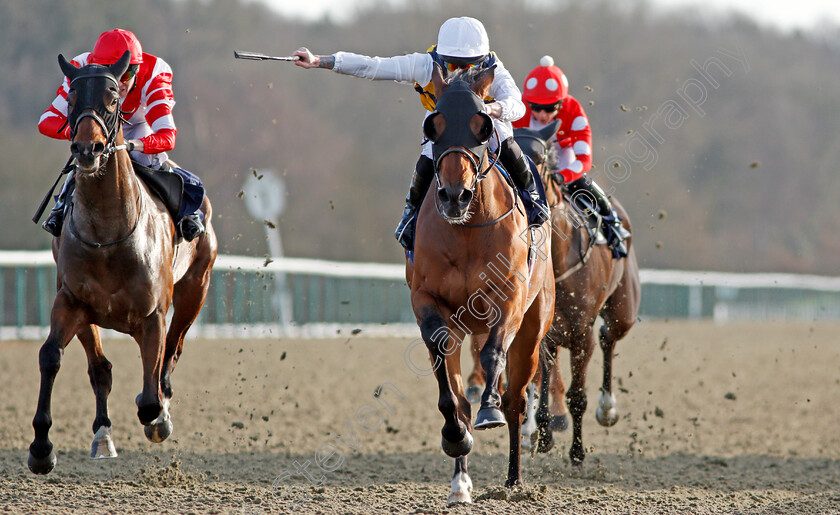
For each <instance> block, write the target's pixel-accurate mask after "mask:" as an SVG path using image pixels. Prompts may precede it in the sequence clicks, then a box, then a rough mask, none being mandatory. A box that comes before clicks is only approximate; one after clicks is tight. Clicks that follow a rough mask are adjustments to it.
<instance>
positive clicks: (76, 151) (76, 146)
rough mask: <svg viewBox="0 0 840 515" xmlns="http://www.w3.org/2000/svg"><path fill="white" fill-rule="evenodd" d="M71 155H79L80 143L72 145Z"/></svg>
mask: <svg viewBox="0 0 840 515" xmlns="http://www.w3.org/2000/svg"><path fill="white" fill-rule="evenodd" d="M70 153H71V154H76V155H78V154H79V153H80V151H79V144H78V143H71V144H70Z"/></svg>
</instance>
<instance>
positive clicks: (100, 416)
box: [76, 325, 117, 459]
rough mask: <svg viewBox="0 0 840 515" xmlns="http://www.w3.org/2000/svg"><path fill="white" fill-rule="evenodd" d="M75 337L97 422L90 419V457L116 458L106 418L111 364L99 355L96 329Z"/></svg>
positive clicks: (88, 329) (102, 354)
mask: <svg viewBox="0 0 840 515" xmlns="http://www.w3.org/2000/svg"><path fill="white" fill-rule="evenodd" d="M76 336H77V337H78V338H79V341H80V342H82V347H84V349H85V354H86V355H87V361H88V376H90V385H91V386H92V387H93V394H94V395H95V396H96V418H94V419H93V435H94V436H93V443H92V444H91V446H90V457H91V458H93V459H99V458H116V457H117V450H116V449H115V448H114V441H113V440H112V439H111V419H110V418H108V395H109V394H110V393H111V380H112V375H111V362H110V361H108V359H107V358H105V354H104V353H103V352H102V341H101V340H100V338H99V328H98V327H97V326H95V325H86V326H84V327H82V328H81V329H80V330H79V332H78V333H76Z"/></svg>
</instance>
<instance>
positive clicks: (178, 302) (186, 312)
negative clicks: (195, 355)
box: [160, 262, 211, 399]
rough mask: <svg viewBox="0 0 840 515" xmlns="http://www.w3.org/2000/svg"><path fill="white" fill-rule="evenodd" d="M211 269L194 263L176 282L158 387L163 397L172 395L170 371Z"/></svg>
mask: <svg viewBox="0 0 840 515" xmlns="http://www.w3.org/2000/svg"><path fill="white" fill-rule="evenodd" d="M210 269H211V267H210V266H208V265H207V263H199V262H196V263H193V265H192V266H191V267H190V269H189V270H188V271H187V274H186V275H185V276H184V277H183V278H182V279H181V280H180V281H178V283H177V284H176V285H175V289H174V292H173V296H172V307H173V312H172V320H171V321H170V323H169V331H168V332H167V333H166V350H165V352H164V355H163V370H162V371H161V376H160V387H161V392H162V393H163V396H164V398H166V399H171V398H172V372H173V371H174V370H175V365H176V364H178V359H179V358H180V357H181V351H182V350H183V348H184V336H186V334H187V331H188V330H189V329H190V327H192V324H193V322H195V319H196V318H197V317H198V313H199V312H200V311H201V307H202V306H203V305H204V300H205V299H206V298H207V290H208V288H209V287H210Z"/></svg>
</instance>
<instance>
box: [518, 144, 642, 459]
mask: <svg viewBox="0 0 840 515" xmlns="http://www.w3.org/2000/svg"><path fill="white" fill-rule="evenodd" d="M552 129H553V128H552ZM551 134H553V130H549V131H548V136H550V135H551ZM523 137H530V138H535V137H536V138H537V139H539V140H540V141H541V142H542V147H541V148H543V149H548V148H549V145H550V144H549V143H547V141H546V140H547V139H548V137H547V135H546V134H540V133H535V131H531V132H530V133H529V132H528V130H527V129H525V130H521V129H518V130H517V139H520V138H523ZM522 146H523V148H527V146H526V145H524V144H523V145H522ZM532 148H533V147H532ZM536 148H540V147H539V146H537V147H536ZM548 156H549V152H548V151H546V152H544V153H543V154H542V155H537V156H536V157H535V161H541V164H542V165H543V166H542V167H541V168H542V176H543V181H544V183H545V184H546V195H547V198H548V203H549V205H550V206H551V211H552V227H551V228H552V232H553V235H552V238H551V258H552V263H553V266H554V277H555V292H556V298H555V304H554V305H555V313H554V323H553V324H552V326H551V329H550V330H549V331H548V333H547V334H546V337H545V340H544V341H543V345H542V347H543V348H542V352H541V359H540V372H541V380H540V395H539V398H540V399H539V408H538V409H537V413H536V421H537V426H538V431H539V440H538V446H537V450H538V451H539V452H548V451H549V450H550V449H551V448H552V446H553V445H554V441H553V436H552V433H551V427H550V426H554V425H560V426H562V425H563V424H557V420H556V418H557V417H556V416H552V413H551V411H550V410H549V406H548V394H549V388H550V386H551V383H552V382H554V381H556V383H555V388H556V390H557V392H556V393H557V394H559V395H562V392H563V391H564V389H565V387H564V384H563V380H562V378H561V377H560V374H559V371H556V369H555V372H553V373H552V368H553V367H556V362H557V347H558V346H560V347H564V348H566V349H569V351H570V353H571V355H570V361H571V369H572V383H571V385H570V386H569V389H568V391H566V398H567V401H568V409H569V411H570V412H571V415H572V430H573V431H572V445H571V447H570V449H569V456H570V458H571V460H572V463H573V464H576V465H579V464H580V463H582V462H583V459H584V457H585V456H586V451H585V450H584V447H583V434H582V424H583V414H584V412H585V411H586V405H587V401H586V369H587V366H588V364H589V360H590V358H591V357H592V351H593V349H594V347H595V331H594V326H595V321H596V319H597V318H598V316H600V317H601V319H602V320H603V325H602V326H601V328H600V331H599V341H600V346H601V350H602V351H603V354H604V375H603V382H602V384H601V394H600V396H599V398H598V408H597V410H596V412H595V418H596V419H597V420H598V422H599V423H600V424H601V425H602V426H605V427H610V426H612V425H614V424H615V423H616V422H617V421H618V410H617V408H616V399H615V394H614V393H613V390H612V360H613V352H614V350H615V344H616V343H617V342H618V341H619V340H621V339H622V338H624V336H625V335H627V333H628V331H629V330H630V328H631V327H633V324H634V323H635V322H636V316H637V314H638V312H639V303H640V301H641V285H640V282H639V265H638V263H637V261H636V253H635V250H634V248H633V245H632V240H627V250H628V253H627V257H626V258H622V259H613V258H612V255H611V252H610V249H609V248H608V247H607V246H606V245H596V244H595V243H596V242H594V241H592V239H593V237H594V235H593V233H590V232H589V231H588V230H586V222H585V220H583V219H582V218H581V217H579V216H577V215H576V214H575V213H574V212H573V210H572V209H571V206H569V204H568V203H567V202H566V201H565V199H564V197H563V194H562V191H561V188H560V186H561V184H562V179H561V180H559V181H558V180H557V176H556V175H555V174H553V173H551V170H553V167H551V166H546V161H547V158H548ZM574 201H575V202H578V200H577V199H575V200H574ZM612 202H613V204H614V207H615V208H616V210H617V211H618V212H619V214H620V215H621V217H622V219H623V222H622V223H623V225H624V227H625V228H626V229H627V230H628V231H630V230H631V226H630V219H629V217H628V216H627V212H626V211H625V210H624V208H623V207H622V206H621V204H620V203H619V202H618V201H617V200H616V199H615V198H613V199H612ZM552 393H554V392H552ZM561 407H562V405H561ZM563 411H565V410H563ZM563 415H564V414H563Z"/></svg>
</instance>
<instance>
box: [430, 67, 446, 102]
mask: <svg viewBox="0 0 840 515" xmlns="http://www.w3.org/2000/svg"><path fill="white" fill-rule="evenodd" d="M432 84H433V85H434V86H435V98H440V96H441V95H442V94H443V90H444V87H445V86H446V79H444V78H443V68H441V66H440V65H439V64H438V63H434V67H433V68H432Z"/></svg>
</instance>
